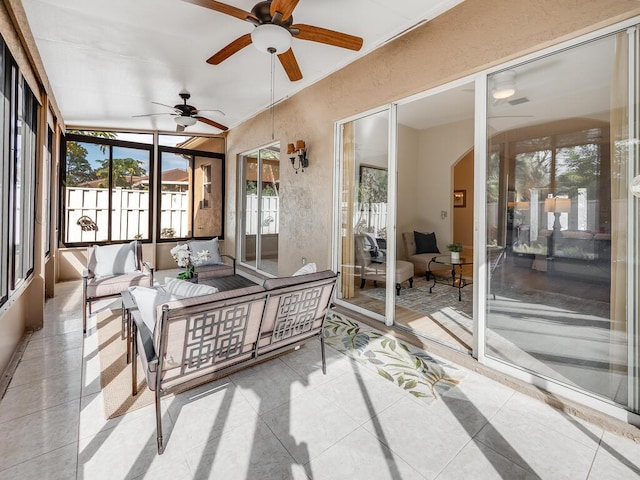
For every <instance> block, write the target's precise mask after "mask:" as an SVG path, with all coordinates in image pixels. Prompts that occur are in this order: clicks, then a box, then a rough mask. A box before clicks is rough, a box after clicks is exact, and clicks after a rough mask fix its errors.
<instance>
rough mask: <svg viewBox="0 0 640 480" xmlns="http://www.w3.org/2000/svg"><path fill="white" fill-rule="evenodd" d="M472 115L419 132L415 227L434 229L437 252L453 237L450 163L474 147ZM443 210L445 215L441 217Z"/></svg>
mask: <svg viewBox="0 0 640 480" xmlns="http://www.w3.org/2000/svg"><path fill="white" fill-rule="evenodd" d="M473 127H474V121H473V119H469V120H464V121H461V122H455V123H450V124H447V125H439V126H437V127H433V128H428V129H426V130H422V131H421V132H420V140H419V159H420V160H419V170H418V172H419V174H418V176H419V178H420V179H421V182H422V185H423V187H422V188H420V189H419V190H418V192H419V195H418V204H419V205H422V206H423V207H424V208H422V209H420V215H419V217H418V224H417V225H418V226H419V227H420V228H416V230H421V231H425V232H435V234H436V239H437V241H438V248H439V249H440V252H442V253H446V246H447V244H449V243H451V242H452V241H453V220H452V219H453V178H452V174H453V165H454V164H455V163H456V162H457V161H458V159H460V157H461V156H462V155H464V154H465V152H467V151H468V150H469V149H470V148H471V147H473V140H474V138H473ZM442 212H446V217H445V218H442Z"/></svg>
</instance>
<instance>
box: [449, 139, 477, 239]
mask: <svg viewBox="0 0 640 480" xmlns="http://www.w3.org/2000/svg"><path fill="white" fill-rule="evenodd" d="M473 154H474V151H473V150H471V151H469V152H467V154H466V155H465V156H464V157H462V158H461V159H460V161H459V162H458V163H456V164H455V165H454V167H453V189H454V190H465V192H466V201H465V206H464V207H454V208H453V209H452V212H453V214H452V219H453V241H454V242H458V243H462V245H464V248H465V249H473V218H474V214H473V211H474V205H473V156H474V155H473Z"/></svg>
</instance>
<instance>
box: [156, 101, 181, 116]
mask: <svg viewBox="0 0 640 480" xmlns="http://www.w3.org/2000/svg"><path fill="white" fill-rule="evenodd" d="M151 103H153V104H154V105H160V106H161V107H167V108H170V109H171V110H173V111H174V112H177V113H180V110H178V109H177V108H176V107H172V106H171V105H165V104H164V103H159V102H151Z"/></svg>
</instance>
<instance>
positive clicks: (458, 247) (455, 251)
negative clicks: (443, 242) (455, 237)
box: [447, 243, 462, 262]
mask: <svg viewBox="0 0 640 480" xmlns="http://www.w3.org/2000/svg"><path fill="white" fill-rule="evenodd" d="M447 250H449V251H450V252H451V261H452V262H459V261H460V252H461V251H462V244H461V243H450V244H449V245H447Z"/></svg>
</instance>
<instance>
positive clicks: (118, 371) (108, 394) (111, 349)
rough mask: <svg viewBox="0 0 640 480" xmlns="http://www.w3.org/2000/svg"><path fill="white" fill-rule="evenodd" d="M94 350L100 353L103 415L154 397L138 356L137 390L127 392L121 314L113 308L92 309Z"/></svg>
mask: <svg viewBox="0 0 640 480" xmlns="http://www.w3.org/2000/svg"><path fill="white" fill-rule="evenodd" d="M96 317H97V318H96V320H97V325H98V352H99V357H100V385H101V386H102V398H103V401H104V410H105V416H106V418H114V417H117V416H119V415H123V414H125V413H127V412H131V411H133V410H137V409H138V408H142V407H145V406H147V405H150V404H151V403H153V401H154V395H153V392H152V391H150V390H149V389H148V388H147V383H146V381H145V379H144V373H143V370H142V365H141V364H140V359H138V360H137V361H138V394H137V395H136V396H135V397H133V396H132V395H131V365H130V364H128V363H127V343H126V340H122V337H121V333H120V332H121V325H122V317H121V311H120V309H119V308H117V309H113V310H110V309H108V308H107V309H105V310H103V311H101V312H98V313H96Z"/></svg>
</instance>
